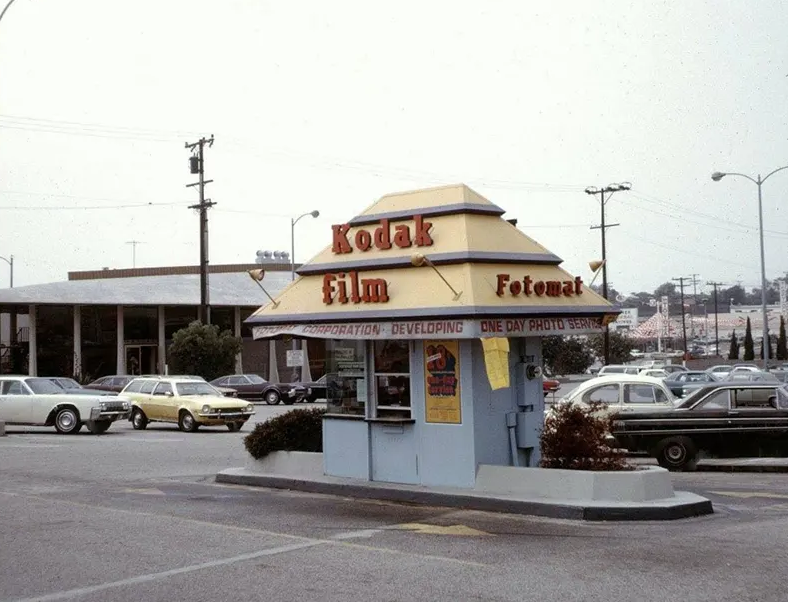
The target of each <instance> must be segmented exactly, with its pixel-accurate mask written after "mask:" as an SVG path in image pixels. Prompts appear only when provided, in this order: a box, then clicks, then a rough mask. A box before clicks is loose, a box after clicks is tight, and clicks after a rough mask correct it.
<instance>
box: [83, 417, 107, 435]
mask: <svg viewBox="0 0 788 602" xmlns="http://www.w3.org/2000/svg"><path fill="white" fill-rule="evenodd" d="M111 424H112V421H111V420H96V421H95V422H88V430H89V431H90V432H91V433H93V434H94V435H101V434H102V433H106V432H107V429H109V427H110V425H111Z"/></svg>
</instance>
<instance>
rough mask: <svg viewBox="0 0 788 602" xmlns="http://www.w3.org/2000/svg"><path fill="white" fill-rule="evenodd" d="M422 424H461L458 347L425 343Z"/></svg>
mask: <svg viewBox="0 0 788 602" xmlns="http://www.w3.org/2000/svg"><path fill="white" fill-rule="evenodd" d="M424 380H425V382H424V392H425V421H426V422H432V423H439V424H461V423H462V409H461V404H460V343H459V341H457V340H453V341H424Z"/></svg>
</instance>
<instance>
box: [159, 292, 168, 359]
mask: <svg viewBox="0 0 788 602" xmlns="http://www.w3.org/2000/svg"><path fill="white" fill-rule="evenodd" d="M165 324H166V322H165V315H164V306H163V305H159V374H164V372H165V367H166V366H167V339H166V336H165V331H164V326H165Z"/></svg>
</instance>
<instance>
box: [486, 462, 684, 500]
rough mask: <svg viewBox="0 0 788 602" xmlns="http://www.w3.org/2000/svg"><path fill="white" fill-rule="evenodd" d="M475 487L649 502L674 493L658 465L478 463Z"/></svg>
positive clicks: (557, 497)
mask: <svg viewBox="0 0 788 602" xmlns="http://www.w3.org/2000/svg"><path fill="white" fill-rule="evenodd" d="M474 490H475V491H478V492H480V493H490V494H494V493H498V494H506V495H514V496H518V497H523V498H527V499H546V500H551V499H553V500H563V501H567V500H584V501H609V502H648V501H652V500H664V499H669V498H672V497H674V496H675V492H674V491H673V483H672V482H671V480H670V473H669V472H668V471H667V470H665V469H664V468H660V467H658V466H644V467H642V468H641V469H638V470H626V471H590V470H562V469H555V468H521V467H517V466H493V465H489V464H480V465H479V467H478V469H477V471H476V486H475V487H474Z"/></svg>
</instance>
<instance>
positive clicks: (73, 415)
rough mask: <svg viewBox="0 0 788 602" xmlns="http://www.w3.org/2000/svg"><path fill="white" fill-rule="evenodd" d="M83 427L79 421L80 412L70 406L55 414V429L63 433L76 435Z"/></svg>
mask: <svg viewBox="0 0 788 602" xmlns="http://www.w3.org/2000/svg"><path fill="white" fill-rule="evenodd" d="M81 428H82V423H81V422H80V421H79V412H77V410H76V409H74V408H71V407H68V408H61V409H59V410H58V412H57V414H55V430H56V431H57V432H58V433H60V434H61V435H76V434H77V433H78V432H79V431H80V429H81Z"/></svg>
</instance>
